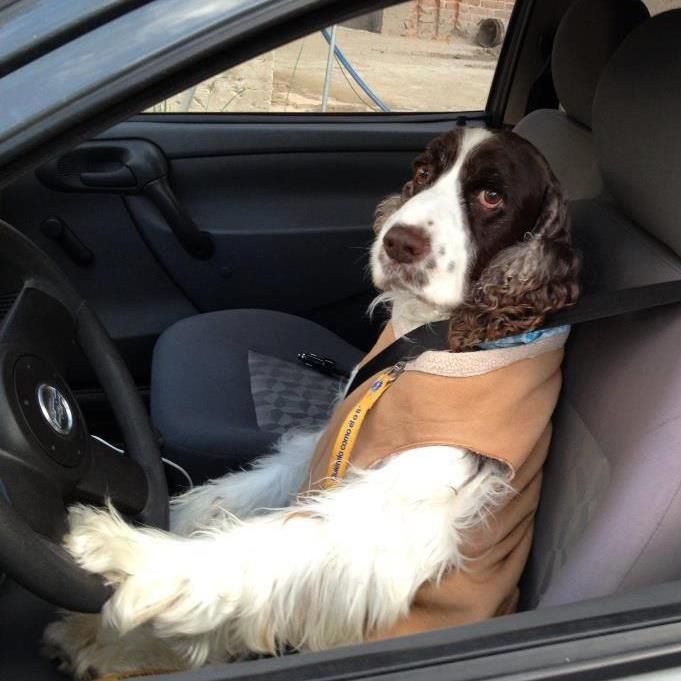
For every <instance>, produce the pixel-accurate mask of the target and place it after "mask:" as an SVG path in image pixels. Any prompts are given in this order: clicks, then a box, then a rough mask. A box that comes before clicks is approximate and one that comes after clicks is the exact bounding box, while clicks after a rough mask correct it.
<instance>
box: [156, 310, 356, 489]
mask: <svg viewBox="0 0 681 681" xmlns="http://www.w3.org/2000/svg"><path fill="white" fill-rule="evenodd" d="M300 351H310V352H316V353H319V354H323V355H327V356H329V357H332V358H334V359H335V360H336V361H337V362H338V364H339V366H340V367H341V368H343V369H345V370H350V369H351V368H352V367H353V366H354V365H355V364H356V363H357V361H358V360H359V358H360V357H361V355H362V352H361V351H360V350H358V349H356V348H354V347H353V346H351V345H349V344H348V343H346V342H345V341H343V340H342V339H340V338H339V337H338V336H336V335H335V334H334V333H332V332H331V331H328V330H327V329H325V328H323V327H321V326H319V325H318V324H315V323H313V322H310V321H308V320H306V319H302V318H300V317H295V316H293V315H289V314H284V313H282V312H273V311H267V310H230V311H225V312H212V313H209V314H202V315H197V316H195V317H190V318H188V319H185V320H182V321H180V322H178V323H177V324H175V325H173V326H172V327H170V328H169V329H168V330H167V331H166V332H165V333H163V335H162V336H161V338H160V339H159V340H158V343H157V344H156V348H155V350H154V361H153V368H152V383H151V416H152V421H153V423H154V425H155V426H156V428H157V429H158V430H159V431H160V433H161V435H162V437H163V451H164V455H165V456H167V457H168V458H170V459H172V460H173V461H175V462H177V463H180V464H181V465H183V466H185V467H186V468H187V469H188V470H189V471H190V472H191V473H192V476H193V477H194V478H195V480H203V479H206V478H207V477H215V476H220V475H224V473H225V472H226V471H227V470H228V469H234V468H237V467H239V466H242V465H243V464H245V463H246V462H248V461H250V460H252V459H253V458H254V457H257V456H259V455H262V454H264V453H266V452H267V450H268V448H269V447H270V445H271V444H272V443H273V442H274V440H275V439H276V437H277V434H278V433H279V432H281V428H280V427H279V426H280V425H281V424H282V423H283V422H286V424H287V425H300V426H312V425H314V424H315V423H318V422H320V421H322V420H323V419H322V415H321V412H322V407H321V406H320V403H321V401H323V397H324V395H326V396H327V398H328V402H329V404H330V403H331V401H332V400H333V397H334V396H335V394H336V391H337V386H338V382H337V381H335V380H333V379H327V378H325V377H323V376H320V375H319V374H317V373H315V372H313V371H312V370H311V369H305V368H303V367H301V365H300V364H299V363H298V361H297V359H296V355H297V353H298V352H300ZM249 355H250V360H249ZM281 369H285V371H284V372H283V373H282V381H283V382H282V383H274V382H273V381H272V380H271V376H272V374H273V372H274V371H278V370H281ZM303 376H307V377H308V380H307V381H304V379H303ZM296 379H297V380H298V381H299V383H298V385H297V386H296V388H295V389H292V390H290V392H289V391H288V390H287V387H288V388H291V386H292V384H291V380H296ZM268 382H269V384H270V385H271V386H272V388H273V390H274V391H275V392H276V393H277V398H278V399H276V400H275V401H272V399H271V398H272V395H267V391H266V390H265V387H266V383H268ZM313 384H314V385H315V386H316V387H315V388H314V389H313V388H312V385H313ZM277 423H278V424H279V425H277Z"/></svg>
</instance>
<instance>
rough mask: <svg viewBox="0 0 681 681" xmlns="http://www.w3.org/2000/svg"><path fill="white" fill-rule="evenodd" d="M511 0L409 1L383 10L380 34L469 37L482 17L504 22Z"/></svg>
mask: <svg viewBox="0 0 681 681" xmlns="http://www.w3.org/2000/svg"><path fill="white" fill-rule="evenodd" d="M514 4H515V3H514V0H411V2H407V3H403V4H401V5H396V6H395V7H390V8H388V9H386V10H384V11H383V30H382V32H383V33H388V34H391V35H406V36H415V37H418V38H423V39H425V40H447V39H448V38H451V37H453V36H455V35H465V36H473V35H475V33H476V31H477V28H478V24H479V23H480V21H481V20H482V19H487V18H494V19H501V20H502V21H503V22H504V25H506V24H507V23H508V20H509V18H510V16H511V12H512V11H513V5H514Z"/></svg>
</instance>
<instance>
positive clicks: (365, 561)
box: [45, 128, 579, 678]
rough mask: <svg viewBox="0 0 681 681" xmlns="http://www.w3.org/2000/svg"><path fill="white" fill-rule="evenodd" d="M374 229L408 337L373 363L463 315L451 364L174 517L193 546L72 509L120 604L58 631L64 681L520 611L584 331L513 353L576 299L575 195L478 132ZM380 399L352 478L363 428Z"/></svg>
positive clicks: (507, 139) (405, 382)
mask: <svg viewBox="0 0 681 681" xmlns="http://www.w3.org/2000/svg"><path fill="white" fill-rule="evenodd" d="M374 231H375V235H376V236H375V239H374V242H373V245H372V247H371V252H370V265H371V273H372V278H373V282H374V284H375V286H376V287H377V288H378V289H379V290H380V291H382V293H381V294H380V295H379V298H378V302H380V303H383V304H386V305H389V306H390V309H391V319H390V322H389V324H388V326H387V327H386V329H385V330H384V332H383V334H382V335H381V339H379V343H378V345H377V347H376V348H374V350H372V352H371V353H370V356H371V355H372V354H375V353H376V352H377V351H378V350H379V349H380V348H381V347H385V346H386V345H388V344H389V343H390V342H391V341H392V340H393V339H394V338H396V337H399V336H401V335H403V334H405V333H408V332H409V331H411V330H413V329H414V328H416V327H418V326H420V325H423V324H428V323H431V322H434V321H436V320H443V319H450V320H451V321H450V326H449V344H450V350H451V351H452V352H426V353H424V354H423V355H422V356H421V357H419V358H418V359H417V360H415V361H414V362H411V363H410V364H409V365H408V366H407V367H406V369H405V370H403V371H402V373H401V374H396V375H393V374H392V373H391V372H388V374H387V375H386V377H385V380H384V379H383V378H380V379H379V380H377V381H374V379H371V380H370V381H369V383H367V384H366V385H363V386H360V387H359V388H357V389H356V390H354V391H353V393H352V394H351V395H346V396H345V398H344V399H343V400H342V401H341V404H340V405H339V407H337V409H336V410H335V411H334V415H333V416H332V418H331V421H330V424H329V426H328V427H327V428H326V429H325V430H324V431H321V432H299V431H291V432H290V433H287V434H286V435H285V436H284V437H282V438H281V439H280V441H279V442H278V443H277V445H276V446H275V448H274V451H273V453H271V454H270V455H268V456H266V457H264V458H263V459H261V460H259V461H257V462H256V463H255V464H254V465H253V466H252V467H251V468H250V469H248V470H244V471H241V472H237V473H234V474H231V475H228V476H226V477H224V478H222V479H219V480H214V481H211V482H209V483H208V484H206V485H203V486H202V487H199V488H197V489H194V490H192V491H190V492H188V493H186V494H184V495H182V496H180V497H178V498H176V499H174V500H173V501H172V505H171V527H172V533H167V532H162V531H159V530H155V529H150V528H144V527H133V526H132V525H130V524H128V523H127V522H126V521H125V520H124V519H123V518H121V516H120V515H118V514H117V513H116V512H115V511H114V510H113V509H111V508H109V509H97V508H92V507H86V506H76V507H74V508H72V509H71V510H70V516H69V527H70V529H69V533H68V535H67V536H66V538H65V547H66V549H67V550H68V551H69V552H70V554H71V555H72V556H73V558H74V559H75V560H76V561H77V563H78V564H79V565H81V566H82V567H83V568H85V569H86V570H88V571H90V572H93V573H96V574H98V575H101V576H102V577H103V578H104V579H105V580H106V581H107V582H108V583H110V584H112V585H113V586H114V587H115V592H114V594H113V596H112V597H111V599H110V600H109V601H108V602H107V603H106V605H105V606H104V609H103V611H102V614H101V616H100V615H80V614H66V615H65V616H64V618H63V619H61V620H59V621H57V622H54V623H52V624H51V625H50V626H49V627H48V629H47V630H46V633H45V644H46V648H47V651H48V654H50V655H52V656H54V657H58V658H59V659H60V660H61V661H62V668H63V669H65V670H67V671H69V672H70V673H72V674H74V675H75V676H76V677H78V678H91V677H96V676H98V675H101V674H105V673H113V672H129V671H134V670H145V669H146V670H149V669H161V670H173V669H186V668H192V667H197V666H200V665H204V664H207V663H219V662H225V661H230V660H236V659H243V658H244V657H248V656H252V655H253V654H266V655H277V654H281V653H282V652H284V651H288V650H320V649H325V648H329V647H332V646H338V645H345V644H352V643H359V642H364V641H368V640H372V639H377V638H385V637H388V636H395V635H401V634H405V633H412V632H414V631H420V630H424V629H430V628H435V627H441V626H451V625H453V624H461V623H464V622H468V621H475V620H477V619H482V618H484V617H490V616H494V615H496V614H501V613H504V612H512V611H513V609H514V607H515V596H516V595H517V589H516V584H517V581H518V579H519V576H520V572H521V571H522V567H523V566H524V563H525V560H526V558H527V554H528V552H529V546H530V541H531V530H532V520H533V516H534V509H535V508H536V504H537V500H538V496H539V488H540V485H541V467H542V464H543V461H544V457H545V456H546V451H547V449H548V441H549V439H550V423H549V422H550V417H551V412H552V410H553V407H554V405H555V402H556V399H557V395H558V390H559V387H560V370H559V367H560V361H561V358H562V354H561V353H562V350H561V347H562V344H563V343H564V341H565V337H566V335H567V332H566V331H565V330H560V332H559V333H553V334H547V337H546V338H543V339H541V340H539V341H536V342H532V343H522V342H521V343H520V344H518V345H514V346H513V347H510V348H505V347H504V346H503V341H502V340H501V339H505V338H507V337H509V336H513V337H518V336H522V334H526V333H527V332H536V331H537V330H539V329H541V327H542V324H543V322H544V319H545V317H546V316H547V315H549V314H551V313H553V312H555V311H557V310H559V309H561V308H564V307H567V306H570V305H573V304H574V303H575V302H576V300H577V297H578V295H579V286H578V271H579V257H578V255H577V254H576V252H575V250H574V249H573V247H572V245H571V239H570V230H569V221H568V217H567V201H566V197H565V196H564V195H563V193H562V191H561V188H560V186H559V183H558V181H557V180H556V178H555V176H554V175H553V173H552V172H551V169H550V168H549V166H548V164H547V162H546V161H545V159H544V158H543V157H542V156H541V154H540V153H539V152H538V151H537V150H536V149H535V148H534V147H533V146H532V145H531V144H530V143H529V142H527V141H525V140H523V139H522V138H520V137H518V136H517V135H515V134H513V133H510V132H504V131H501V132H494V131H489V130H486V129H482V128H458V129H456V130H454V131H452V132H449V133H446V134H444V135H442V136H440V137H438V138H436V139H435V140H433V141H432V142H431V143H430V144H429V145H428V147H427V148H426V150H425V152H424V153H423V154H422V155H420V156H419V157H418V158H417V159H416V160H415V162H414V168H413V176H412V178H411V179H410V180H409V181H408V182H407V183H406V184H405V185H404V187H403V188H402V191H401V193H399V194H395V195H392V196H389V197H388V198H387V199H385V200H384V201H382V202H381V203H380V204H379V206H378V208H377V211H376V219H375V224H374ZM495 343H497V344H500V345H496V346H495ZM490 346H491V347H493V348H494V349H491V350H489V349H488V348H489V347H490ZM490 363H491V364H490ZM490 367H491V370H490ZM509 372H510V373H509ZM504 377H507V378H504ZM379 384H380V385H381V386H383V385H384V384H385V385H384V387H385V388H386V392H385V394H383V395H382V396H381V397H380V399H377V401H376V402H375V404H374V405H372V406H371V407H370V410H369V408H367V409H366V410H365V412H364V414H365V415H364V420H363V425H362V426H361V430H359V426H358V427H357V432H358V433H359V434H358V435H357V437H356V438H355V439H356V442H354V447H353V454H352V458H351V459H350V461H349V462H348V461H345V462H344V463H343V466H346V468H345V469H344V470H345V472H344V473H343V474H339V471H341V469H342V468H343V466H338V465H337V464H338V461H340V460H341V459H342V457H343V452H344V446H345V445H346V444H347V439H348V438H349V437H351V436H350V433H351V432H352V437H355V435H356V433H355V432H354V431H352V426H350V428H349V430H348V431H347V434H346V436H345V437H346V440H345V441H343V439H342V438H343V428H345V424H346V422H347V419H348V418H350V419H352V418H354V416H353V415H354V414H355V413H356V412H357V409H356V408H355V407H356V405H357V404H358V403H359V404H363V400H365V399H369V397H370V398H371V399H372V400H373V399H374V397H373V396H372V395H371V391H372V390H375V386H376V385H379ZM388 385H390V388H389V389H387V387H388ZM508 386H513V387H512V389H511V388H508ZM518 386H521V387H518ZM457 391H458V392H457ZM514 391H515V392H514ZM516 393H517V394H516ZM360 411H361V410H360ZM528 414H529V415H530V416H528ZM528 418H529V421H528ZM532 419H534V421H533V420H532ZM339 433H340V436H339V435H338V434H339ZM336 437H340V438H341V440H339V442H341V445H340V450H339V451H340V454H339V459H338V461H336V466H335V468H334V458H333V452H334V451H335V449H334V447H335V445H334V438H336ZM500 443H501V444H500ZM329 452H331V456H329ZM329 476H331V477H329ZM331 478H333V479H331ZM329 481H330V482H331V484H327V483H329ZM502 559H503V570H501V571H500V569H499V566H500V565H502ZM480 566H482V567H480ZM504 570H505V572H504ZM502 582H503V583H502Z"/></svg>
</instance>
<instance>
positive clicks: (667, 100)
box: [593, 9, 681, 255]
mask: <svg viewBox="0 0 681 681" xmlns="http://www.w3.org/2000/svg"><path fill="white" fill-rule="evenodd" d="M680 41H681V9H678V10H672V11H669V12H665V13H664V14H660V15H658V16H656V17H654V18H653V19H651V20H650V21H648V22H646V23H645V24H643V25H642V26H639V27H638V28H637V29H636V30H634V31H633V32H632V33H631V35H629V37H627V38H626V40H625V41H624V42H623V43H622V45H621V47H620V49H619V50H618V51H617V52H616V53H615V55H614V56H613V58H612V59H611V61H610V62H609V64H608V66H607V67H606V69H605V71H604V73H603V77H602V78H601V81H600V82H599V84H598V89H597V91H596V97H595V100H594V121H593V123H594V125H593V134H594V144H595V149H596V157H597V159H598V163H599V165H600V168H601V172H602V175H603V183H604V185H605V188H606V189H607V190H608V192H609V193H610V194H611V195H612V197H613V198H614V199H615V200H616V201H617V203H618V205H619V207H620V209H621V210H622V211H623V212H624V213H625V214H626V215H627V216H628V217H629V218H631V219H632V220H633V221H634V222H636V223H638V225H639V226H640V227H642V228H643V229H644V230H645V231H647V232H648V233H649V234H652V235H653V236H654V237H656V238H657V239H659V240H660V241H662V242H663V243H665V244H667V246H669V247H670V248H671V249H672V250H673V251H674V252H675V253H677V254H678V255H681V118H680V114H681V49H679V43H680Z"/></svg>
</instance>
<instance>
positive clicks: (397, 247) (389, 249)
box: [383, 225, 430, 263]
mask: <svg viewBox="0 0 681 681" xmlns="http://www.w3.org/2000/svg"><path fill="white" fill-rule="evenodd" d="M383 247H384V248H385V252H386V253H387V254H388V257H390V258H392V259H393V260H397V262H402V263H414V262H418V261H419V260H421V259H422V258H423V257H424V256H426V255H427V254H428V252H429V251H430V237H429V236H428V234H427V233H426V231H425V230H423V229H421V228H420V227H410V226H409V225H395V226H394V227H391V228H390V229H389V230H388V233H387V234H386V235H385V236H384V237H383Z"/></svg>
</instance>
